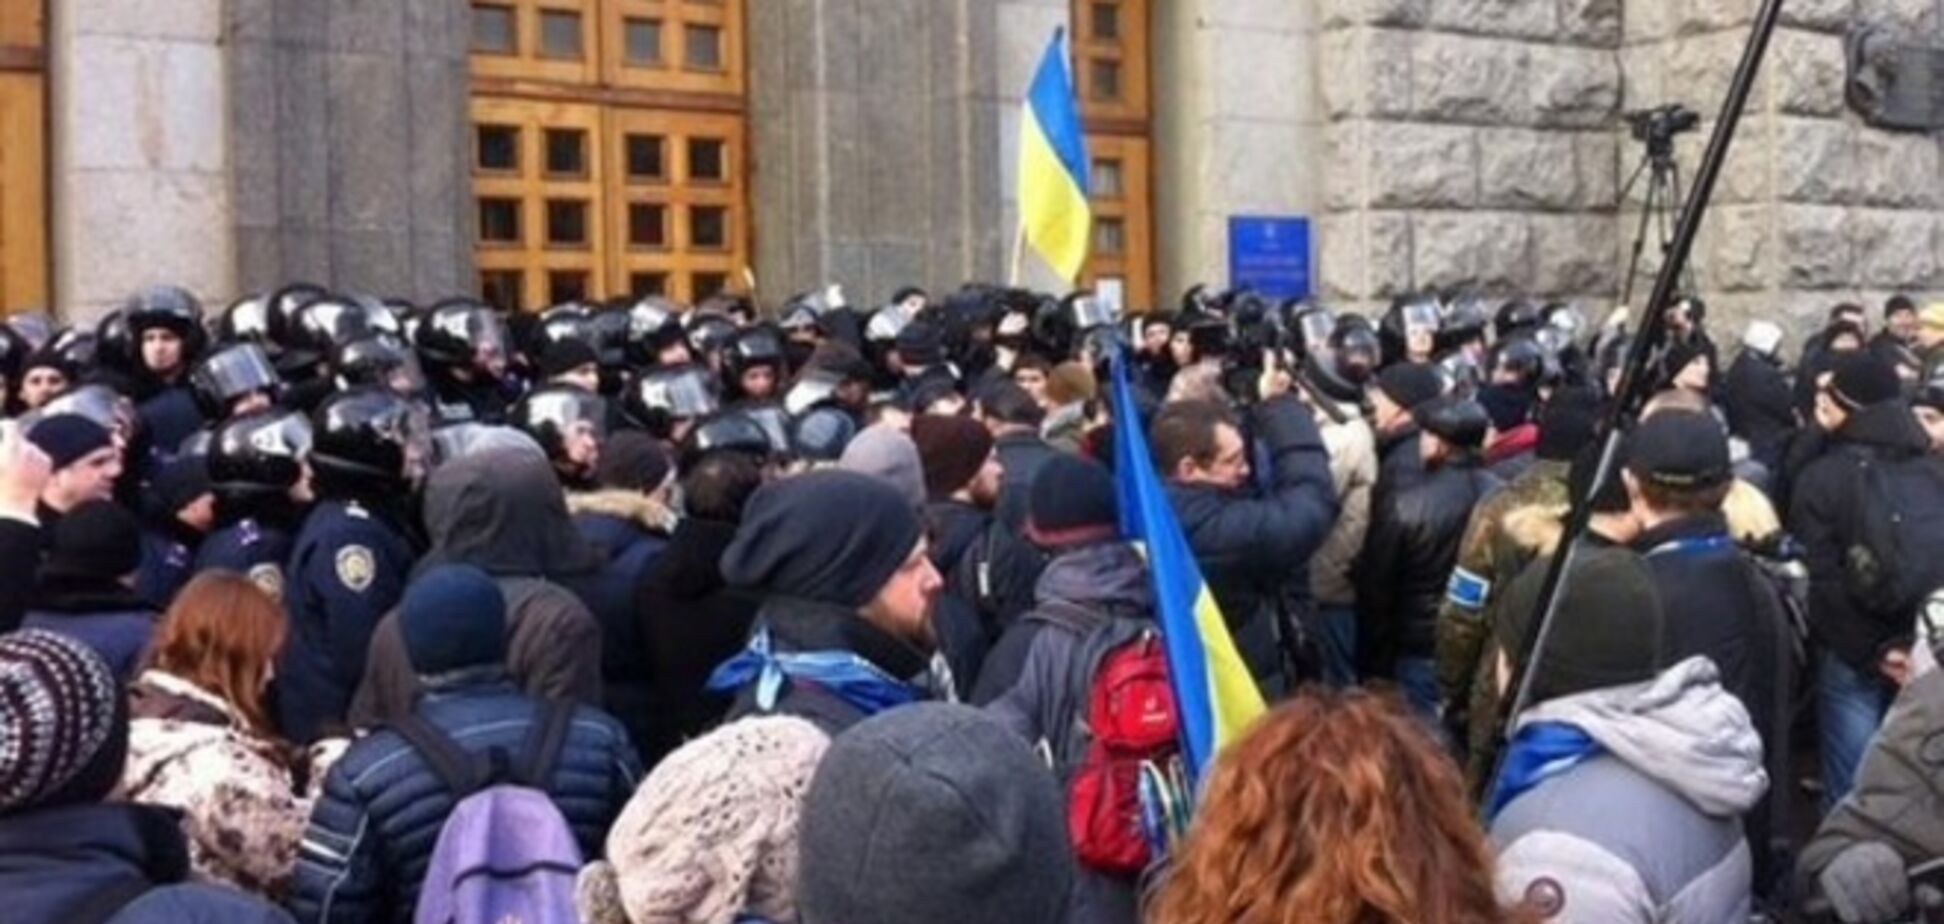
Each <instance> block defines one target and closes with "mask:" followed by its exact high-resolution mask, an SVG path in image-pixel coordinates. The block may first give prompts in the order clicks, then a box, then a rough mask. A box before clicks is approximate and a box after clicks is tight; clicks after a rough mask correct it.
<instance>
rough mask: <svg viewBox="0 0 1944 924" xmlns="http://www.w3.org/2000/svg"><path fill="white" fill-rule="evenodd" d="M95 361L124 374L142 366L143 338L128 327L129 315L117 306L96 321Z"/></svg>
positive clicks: (102, 366) (111, 370)
mask: <svg viewBox="0 0 1944 924" xmlns="http://www.w3.org/2000/svg"><path fill="white" fill-rule="evenodd" d="M94 339H95V353H94V361H95V362H96V363H98V364H100V366H101V368H103V369H106V370H108V371H110V372H119V373H122V374H123V375H128V374H133V373H135V372H137V371H139V370H140V369H141V368H142V351H141V338H139V337H137V336H135V334H134V333H133V332H131V331H130V330H129V329H128V316H127V314H125V313H124V312H123V311H122V309H120V308H116V309H114V310H113V311H110V312H108V313H107V314H104V315H102V316H101V320H99V321H96V322H95V331H94Z"/></svg>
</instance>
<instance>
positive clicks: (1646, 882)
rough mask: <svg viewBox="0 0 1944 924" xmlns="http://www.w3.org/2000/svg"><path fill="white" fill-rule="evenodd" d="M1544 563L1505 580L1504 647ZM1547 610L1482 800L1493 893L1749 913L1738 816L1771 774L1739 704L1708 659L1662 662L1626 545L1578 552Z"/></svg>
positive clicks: (1584, 911) (1518, 628)
mask: <svg viewBox="0 0 1944 924" xmlns="http://www.w3.org/2000/svg"><path fill="white" fill-rule="evenodd" d="M1545 570H1546V563H1545V562H1536V563H1534V565H1533V566H1532V567H1531V568H1529V569H1527V571H1526V573H1525V574H1523V575H1521V576H1520V577H1519V579H1518V581H1517V582H1516V583H1515V584H1514V585H1513V586H1512V587H1511V588H1510V589H1508V591H1507V594H1508V596H1509V597H1510V598H1511V599H1512V601H1514V602H1513V603H1512V604H1511V605H1509V606H1507V607H1506V608H1504V609H1502V610H1501V611H1500V613H1499V618H1498V620H1497V622H1496V623H1495V626H1494V629H1495V631H1496V632H1497V633H1498V638H1499V642H1500V644H1501V645H1502V646H1504V649H1505V650H1506V651H1508V652H1514V653H1517V652H1518V651H1519V648H1520V646H1521V644H1522V643H1523V640H1524V638H1525V636H1526V628H1527V626H1528V625H1529V624H1530V620H1532V619H1533V618H1536V617H1535V616H1534V613H1533V611H1534V609H1535V608H1536V601H1537V598H1538V593H1539V589H1540V585H1541V584H1542V583H1543V582H1544V578H1545ZM1558 612H1560V613H1562V614H1569V615H1570V620H1569V621H1565V622H1562V623H1559V624H1556V627H1555V628H1554V630H1553V632H1552V635H1551V638H1550V639H1549V640H1548V643H1547V646H1546V650H1545V654H1544V657H1543V658H1542V659H1541V660H1539V661H1538V662H1537V663H1536V664H1535V665H1534V667H1533V670H1535V671H1537V672H1538V673H1537V675H1536V676H1534V677H1533V678H1532V679H1531V680H1530V683H1531V687H1532V700H1531V702H1530V703H1529V704H1528V705H1527V707H1526V709H1525V710H1524V711H1523V712H1522V713H1521V714H1520V715H1518V716H1517V717H1516V718H1515V720H1514V725H1513V728H1512V730H1511V741H1510V745H1509V748H1510V750H1509V752H1508V753H1507V755H1506V757H1505V759H1504V764H1503V769H1502V771H1501V772H1500V774H1499V777H1498V779H1497V781H1496V783H1495V785H1494V788H1493V790H1492V792H1491V794H1490V796H1489V798H1488V800H1487V802H1486V806H1485V811H1486V816H1487V819H1488V823H1489V826H1490V830H1491V837H1492V844H1493V846H1494V847H1495V848H1496V849H1497V851H1498V862H1499V868H1498V873H1497V879H1498V894H1499V898H1500V899H1501V900H1504V901H1507V902H1523V903H1524V904H1526V905H1527V906H1529V907H1531V908H1533V909H1534V910H1535V911H1537V912H1538V913H1539V914H1540V915H1541V916H1543V917H1553V916H1557V915H1561V914H1566V915H1570V917H1571V919H1572V920H1586V921H1638V922H1642V924H1648V922H1670V924H1682V922H1695V924H1701V922H1714V924H1719V922H1727V921H1745V920H1748V916H1749V911H1750V908H1751V895H1752V894H1753V889H1754V871H1753V867H1752V861H1751V856H1750V851H1749V846H1748V843H1747V841H1746V839H1745V838H1744V836H1743V833H1742V827H1741V816H1742V814H1743V813H1745V812H1747V811H1748V810H1749V809H1751V808H1752V807H1753V806H1754V805H1755V804H1756V802H1757V801H1758V800H1759V799H1760V798H1761V796H1762V794H1763V792H1764V791H1766V789H1767V787H1768V784H1769V780H1768V776H1767V774H1766V773H1764V772H1763V770H1762V745H1761V738H1760V736H1759V735H1757V734H1756V732H1755V727H1754V724H1753V723H1752V722H1751V721H1750V720H1749V714H1748V710H1747V709H1745V708H1743V706H1742V704H1741V701H1740V700H1738V699H1736V698H1735V697H1734V696H1733V695H1732V694H1730V693H1729V692H1728V691H1726V690H1724V689H1722V687H1721V684H1720V682H1719V680H1718V679H1717V678H1718V675H1717V673H1716V671H1715V669H1714V666H1713V664H1711V663H1710V662H1709V661H1707V659H1705V658H1700V657H1696V658H1690V659H1688V660H1686V661H1681V662H1679V663H1672V662H1673V657H1672V652H1673V650H1674V649H1673V642H1674V635H1675V628H1674V627H1673V626H1672V625H1670V621H1669V619H1668V617H1667V615H1666V614H1665V613H1664V612H1663V611H1662V608H1661V602H1660V598H1659V596H1658V595H1657V594H1656V593H1655V590H1654V583H1653V575H1652V572H1651V570H1650V569H1649V566H1648V564H1647V563H1646V562H1645V561H1643V560H1642V559H1641V558H1640V556H1638V555H1637V554H1635V553H1634V552H1632V551H1630V550H1627V549H1624V548H1618V547H1612V546H1605V547H1601V546H1592V547H1588V548H1585V549H1583V550H1582V551H1581V552H1580V554H1579V555H1578V556H1577V557H1576V559H1575V564H1574V566H1573V568H1572V570H1571V571H1569V572H1568V573H1567V574H1566V576H1565V580H1564V582H1563V585H1562V591H1561V597H1560V600H1559V605H1558ZM1676 846H1678V848H1679V849H1678V850H1677V849H1674V848H1675V847H1676Z"/></svg>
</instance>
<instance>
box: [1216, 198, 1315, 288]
mask: <svg viewBox="0 0 1944 924" xmlns="http://www.w3.org/2000/svg"><path fill="white" fill-rule="evenodd" d="M1229 285H1230V286H1231V287H1234V288H1242V287H1244V286H1246V287H1248V288H1251V289H1254V290H1256V291H1257V292H1260V293H1262V294H1263V295H1267V296H1270V297H1272V298H1308V297H1309V294H1310V223H1309V219H1307V218H1301V217H1273V216H1263V215H1231V216H1229Z"/></svg>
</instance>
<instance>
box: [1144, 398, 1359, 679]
mask: <svg viewBox="0 0 1944 924" xmlns="http://www.w3.org/2000/svg"><path fill="white" fill-rule="evenodd" d="M1262 378H1263V381H1262V382H1261V383H1260V384H1261V386H1262V387H1261V388H1260V391H1261V394H1262V401H1261V403H1259V404H1257V405H1256V406H1255V408H1254V409H1253V410H1252V412H1251V414H1250V423H1251V424H1252V429H1253V431H1254V436H1255V439H1256V441H1257V443H1258V447H1259V448H1260V450H1261V451H1262V453H1263V455H1264V456H1265V457H1266V458H1267V459H1268V470H1267V471H1266V472H1264V473H1263V477H1262V479H1261V480H1260V481H1261V483H1262V484H1263V485H1265V487H1266V490H1264V491H1262V492H1260V493H1258V492H1257V491H1255V490H1252V487H1253V486H1252V483H1251V481H1250V472H1251V470H1250V461H1249V459H1250V453H1251V447H1250V445H1249V443H1248V442H1246V441H1245V440H1244V439H1243V436H1242V430H1241V427H1240V424H1241V420H1240V419H1239V418H1237V417H1236V416H1235V415H1234V414H1232V413H1230V412H1229V410H1228V409H1227V408H1226V407H1222V406H1220V405H1216V404H1212V403H1204V402H1182V403H1179V404H1170V405H1167V406H1164V407H1163V408H1162V410H1161V412H1160V413H1158V414H1156V415H1155V418H1154V422H1153V423H1152V424H1151V425H1150V432H1149V445H1150V446H1151V447H1152V449H1153V452H1154V462H1155V466H1156V468H1157V469H1159V471H1160V473H1161V476H1162V478H1163V479H1164V480H1165V483H1166V485H1167V489H1168V500H1169V503H1170V504H1172V505H1173V507H1174V511H1175V516H1176V517H1177V518H1179V520H1180V521H1181V528H1182V531H1183V532H1184V533H1185V534H1186V535H1187V538H1188V545H1189V548H1190V549H1191V550H1192V551H1193V552H1194V553H1195V561H1196V563H1197V564H1198V565H1200V566H1201V572H1202V576H1203V578H1204V579H1206V580H1207V581H1208V586H1209V590H1210V591H1212V592H1213V593H1214V595H1215V601H1216V603H1217V604H1218V605H1219V606H1220V608H1221V610H1222V616H1223V618H1224V619H1225V620H1226V621H1227V622H1228V625H1229V631H1230V633H1231V634H1232V635H1233V636H1234V637H1235V644H1236V647H1237V649H1239V650H1240V651H1241V653H1242V659H1243V661H1244V662H1245V663H1247V664H1248V666H1249V670H1250V672H1251V673H1252V674H1254V675H1255V679H1256V682H1257V684H1259V685H1260V686H1262V687H1263V688H1264V689H1265V690H1267V691H1269V694H1270V695H1271V696H1275V695H1280V694H1281V693H1282V692H1283V691H1284V690H1286V689H1289V688H1290V687H1291V686H1293V685H1294V683H1295V682H1296V680H1297V679H1298V678H1296V677H1294V676H1292V675H1293V674H1294V673H1295V668H1294V667H1293V666H1287V665H1288V662H1289V661H1290V660H1291V656H1290V645H1289V642H1290V638H1291V635H1292V634H1293V633H1295V632H1296V631H1298V630H1299V628H1300V627H1301V626H1302V625H1303V624H1304V622H1305V620H1306V618H1307V617H1306V614H1305V613H1303V612H1300V611H1298V612H1292V611H1291V603H1292V601H1298V602H1300V605H1301V606H1304V607H1306V606H1307V601H1305V600H1304V599H1303V598H1304V597H1306V596H1307V595H1308V591H1309V573H1308V567H1307V566H1308V562H1309V559H1310V556H1312V555H1314V554H1315V552H1316V550H1317V549H1318V548H1319V547H1321V546H1322V544H1323V540H1324V539H1325V538H1326V537H1327V536H1328V535H1329V532H1330V527H1331V526H1332V525H1333V523H1334V522H1335V519H1336V513H1337V511H1336V492H1335V487H1334V485H1333V484H1332V483H1331V481H1330V469H1329V456H1328V454H1327V452H1326V451H1325V449H1324V447H1323V440H1322V437H1321V436H1320V435H1319V434H1318V433H1317V432H1316V422H1315V421H1314V420H1312V419H1311V418H1310V415H1309V413H1308V412H1307V411H1306V410H1304V408H1303V406H1302V404H1301V403H1300V402H1298V401H1297V400H1296V398H1295V397H1294V396H1293V395H1291V394H1290V393H1289V391H1290V388H1291V387H1292V384H1293V383H1292V381H1291V379H1290V377H1289V375H1288V374H1287V373H1283V372H1269V373H1265V374H1264V375H1263V377H1262Z"/></svg>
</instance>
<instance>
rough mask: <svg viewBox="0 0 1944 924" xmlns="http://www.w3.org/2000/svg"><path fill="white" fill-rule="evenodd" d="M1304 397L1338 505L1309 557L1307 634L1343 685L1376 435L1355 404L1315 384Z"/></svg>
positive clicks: (1351, 664) (1351, 666)
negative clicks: (1310, 628)
mask: <svg viewBox="0 0 1944 924" xmlns="http://www.w3.org/2000/svg"><path fill="white" fill-rule="evenodd" d="M1306 372H1307V370H1306ZM1304 398H1305V401H1306V403H1308V404H1309V405H1310V406H1311V407H1312V409H1313V413H1312V415H1311V416H1312V417H1313V418H1314V419H1315V421H1316V426H1317V430H1318V432H1319V433H1320V434H1321V435H1322V437H1323V447H1324V450H1325V451H1326V452H1328V453H1329V457H1330V483H1331V484H1332V485H1333V486H1334V487H1335V489H1336V503H1337V517H1336V525H1334V526H1332V527H1330V535H1329V536H1328V537H1327V538H1325V539H1324V540H1323V545H1322V546H1321V547H1320V548H1318V549H1317V550H1316V555H1315V556H1314V557H1313V558H1311V559H1310V593H1311V595H1312V596H1314V597H1315V598H1316V618H1315V620H1314V622H1313V624H1314V626H1315V630H1316V631H1314V632H1313V633H1312V634H1313V635H1314V636H1315V637H1316V641H1317V648H1318V653H1319V655H1320V659H1321V661H1322V670H1323V679H1324V680H1325V681H1327V682H1328V683H1330V684H1331V685H1333V686H1338V687H1345V686H1350V685H1351V684H1354V683H1356V680H1357V664H1356V659H1357V588H1356V583H1355V579H1354V577H1353V575H1352V570H1353V569H1354V568H1355V566H1356V562H1357V557H1358V555H1359V554H1360V553H1361V552H1362V551H1363V545H1364V539H1365V537H1366V536H1367V535H1368V534H1369V530H1370V514H1371V501H1372V495H1373V493H1374V491H1375V489H1376V486H1377V437H1376V432H1375V431H1373V430H1372V429H1371V427H1370V423H1369V422H1368V421H1366V420H1364V418H1363V414H1362V413H1361V408H1359V407H1358V406H1357V405H1356V404H1354V403H1351V402H1347V401H1339V400H1337V399H1336V398H1335V397H1333V396H1332V395H1330V394H1327V393H1324V392H1323V391H1322V389H1320V388H1318V389H1314V390H1306V391H1305V392H1304Z"/></svg>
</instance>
